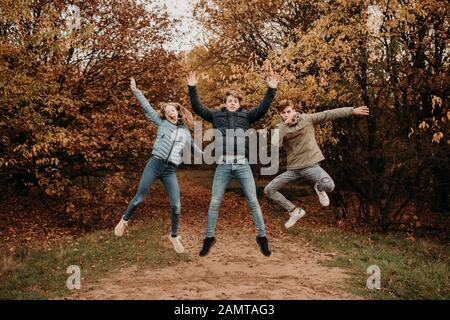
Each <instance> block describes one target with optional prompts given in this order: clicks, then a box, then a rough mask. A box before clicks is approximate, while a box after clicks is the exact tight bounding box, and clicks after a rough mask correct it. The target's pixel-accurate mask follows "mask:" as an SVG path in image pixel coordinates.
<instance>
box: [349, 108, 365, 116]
mask: <svg viewBox="0 0 450 320" xmlns="http://www.w3.org/2000/svg"><path fill="white" fill-rule="evenodd" d="M353 114H354V115H357V116H368V115H369V108H368V107H367V106H361V107H357V108H353Z"/></svg>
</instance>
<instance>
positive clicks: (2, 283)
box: [0, 220, 188, 299]
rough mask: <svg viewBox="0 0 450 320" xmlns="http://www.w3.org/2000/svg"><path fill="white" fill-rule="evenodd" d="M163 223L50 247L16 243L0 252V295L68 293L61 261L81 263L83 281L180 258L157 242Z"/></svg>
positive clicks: (38, 296) (21, 296) (24, 296)
mask: <svg viewBox="0 0 450 320" xmlns="http://www.w3.org/2000/svg"><path fill="white" fill-rule="evenodd" d="M166 229H167V226H166V223H165V222H163V221H161V220H155V221H152V222H150V223H148V224H145V225H141V226H136V227H131V228H130V229H129V231H128V233H126V234H125V235H124V236H123V237H121V238H116V237H115V236H114V234H113V232H112V231H111V230H107V231H98V232H95V233H91V234H88V235H85V236H83V237H81V238H80V239H77V240H76V241H71V242H69V241H66V242H65V243H62V244H60V245H59V246H53V247H51V248H47V249H44V248H30V247H25V246H23V247H20V248H18V250H16V252H15V254H14V255H2V260H1V261H0V299H48V298H55V297H58V298H62V297H66V296H69V295H70V294H71V290H69V289H67V288H66V280H67V278H68V277H69V276H70V274H67V273H66V271H67V267H68V266H70V265H78V266H79V267H80V269H81V286H82V287H83V282H84V281H89V280H95V279H97V278H101V277H104V276H105V275H106V274H107V273H110V272H113V271H115V270H118V269H120V268H123V267H128V266H131V265H135V266H137V267H146V268H148V267H150V268H156V267H163V266H166V265H168V264H169V263H173V262H179V261H185V260H187V259H188V257H187V255H185V254H183V255H178V254H177V253H175V252H174V251H173V250H171V249H170V248H168V247H164V246H162V243H161V242H162V241H163V240H162V237H163V236H164V235H165V234H166V233H165V232H164V231H165V230H166Z"/></svg>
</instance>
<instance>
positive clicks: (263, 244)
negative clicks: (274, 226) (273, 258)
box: [256, 237, 272, 257]
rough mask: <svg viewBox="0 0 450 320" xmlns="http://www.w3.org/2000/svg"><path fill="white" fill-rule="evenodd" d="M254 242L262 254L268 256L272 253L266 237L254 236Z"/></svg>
mask: <svg viewBox="0 0 450 320" xmlns="http://www.w3.org/2000/svg"><path fill="white" fill-rule="evenodd" d="M256 242H257V243H258V245H259V248H260V249H261V252H262V254H263V255H265V256H266V257H268V256H270V255H271V254H272V252H270V249H269V243H268V242H267V238H266V237H256Z"/></svg>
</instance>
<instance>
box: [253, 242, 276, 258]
mask: <svg viewBox="0 0 450 320" xmlns="http://www.w3.org/2000/svg"><path fill="white" fill-rule="evenodd" d="M256 239H258V238H256ZM256 243H257V244H258V247H259V251H261V253H262V254H263V256H265V257H270V256H271V255H272V251H271V252H270V253H269V254H268V255H267V254H265V253H264V252H263V250H262V248H261V245H260V244H259V242H258V240H256Z"/></svg>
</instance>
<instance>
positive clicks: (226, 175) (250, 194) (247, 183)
mask: <svg viewBox="0 0 450 320" xmlns="http://www.w3.org/2000/svg"><path fill="white" fill-rule="evenodd" d="M233 178H235V179H237V180H238V181H239V183H240V184H241V187H242V190H243V191H244V194H245V197H246V199H247V203H248V206H249V207H250V209H251V210H252V215H253V221H254V223H255V226H256V230H257V232H258V236H260V237H265V236H266V230H265V227H264V219H263V216H262V212H261V207H260V206H259V203H258V199H257V197H256V186H255V180H254V178H253V173H252V170H251V169H250V165H249V164H248V162H247V161H246V163H243V164H219V165H218V166H217V168H216V172H215V174H214V182H213V187H212V198H211V203H210V205H209V210H208V223H207V226H206V237H214V234H215V229H216V223H217V217H218V215H219V210H220V205H221V203H222V198H223V194H224V193H225V190H226V188H227V185H228V183H229V182H230V180H231V179H233Z"/></svg>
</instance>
